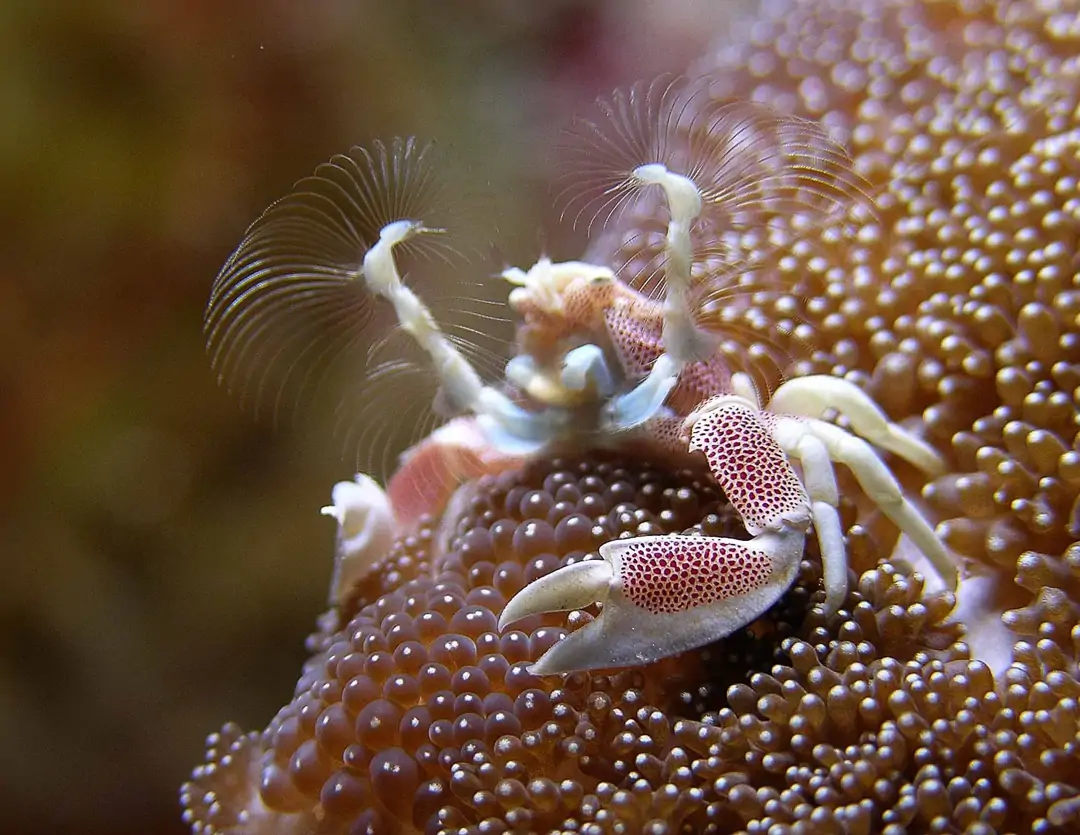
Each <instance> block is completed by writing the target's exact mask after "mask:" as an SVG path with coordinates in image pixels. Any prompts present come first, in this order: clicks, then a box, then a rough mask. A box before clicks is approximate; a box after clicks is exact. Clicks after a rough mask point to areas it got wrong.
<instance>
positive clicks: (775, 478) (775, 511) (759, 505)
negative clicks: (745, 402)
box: [690, 403, 809, 533]
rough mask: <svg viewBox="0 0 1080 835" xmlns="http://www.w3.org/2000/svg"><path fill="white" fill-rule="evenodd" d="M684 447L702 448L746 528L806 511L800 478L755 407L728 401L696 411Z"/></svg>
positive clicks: (758, 528) (754, 528) (754, 530)
mask: <svg viewBox="0 0 1080 835" xmlns="http://www.w3.org/2000/svg"><path fill="white" fill-rule="evenodd" d="M690 450H691V452H693V451H696V450H700V451H702V452H704V453H705V459H706V460H707V461H708V462H709V469H710V470H711V471H712V473H713V476H714V477H715V478H716V480H717V481H718V482H719V483H720V486H721V487H722V488H723V489H724V493H726V494H727V497H728V500H729V501H730V502H731V503H732V505H734V506H735V509H736V510H738V511H739V515H740V516H742V519H743V522H744V523H745V524H746V529H747V530H748V531H750V532H751V533H757V532H760V531H761V530H763V529H765V528H767V527H769V526H771V525H774V524H775V523H776V522H778V521H779V520H780V519H781V517H784V516H788V515H793V514H794V515H797V514H799V513H805V512H806V508H807V507H808V505H809V500H808V499H807V497H806V491H805V490H804V489H803V486H802V482H800V481H799V478H798V476H796V475H795V470H794V469H792V466H791V463H790V462H789V461H788V458H787V456H786V455H784V451H783V450H782V449H780V446H779V444H777V443H776V441H775V440H774V439H773V437H772V435H771V434H770V432H769V430H768V427H767V426H766V423H765V420H764V419H763V417H762V414H761V413H760V412H758V411H757V410H756V409H751V408H750V407H749V406H742V405H739V404H737V403H732V404H729V405H727V406H723V407H721V408H719V409H716V410H715V411H712V412H709V413H708V414H706V415H704V416H702V417H701V418H700V419H698V420H697V421H696V422H695V423H694V427H693V429H692V430H691V432H690Z"/></svg>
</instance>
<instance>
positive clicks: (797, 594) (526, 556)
mask: <svg viewBox="0 0 1080 835" xmlns="http://www.w3.org/2000/svg"><path fill="white" fill-rule="evenodd" d="M1078 46H1080V6H1078V5H1077V4H1076V3H1064V2H1063V3H1060V4H1054V3H1050V2H1034V0H1032V2H998V3H991V2H980V0H965V2H962V3H959V4H956V3H953V2H937V1H936V0H924V2H921V3H913V2H906V0H891V2H889V1H888V0H885V1H883V0H878V2H855V1H854V0H850V1H849V2H840V0H831V1H830V0H817V1H816V2H805V3H798V4H794V5H793V6H792V7H790V8H788V7H784V8H781V9H773V16H771V17H769V18H766V19H761V20H758V21H755V22H754V23H753V25H752V26H750V27H748V28H747V29H745V30H744V31H743V33H742V34H741V35H737V36H736V37H735V38H734V39H733V40H732V45H731V46H729V47H726V48H724V49H721V50H720V51H719V52H718V53H717V54H716V55H714V56H713V57H712V58H710V59H709V60H708V62H707V63H706V64H705V65H703V66H702V67H700V68H699V69H701V70H702V71H706V72H709V73H710V75H709V90H710V93H711V94H712V95H714V96H715V97H717V98H729V97H744V98H746V97H750V98H755V99H758V100H763V101H767V102H768V103H770V104H772V105H773V106H774V107H776V108H777V109H778V110H781V111H783V112H792V113H797V114H800V115H804V116H807V117H810V118H813V119H817V120H820V121H821V122H823V123H824V124H825V125H827V126H828V127H829V128H830V130H832V131H834V132H835V134H836V135H837V136H838V137H840V138H843V139H845V140H846V141H847V142H848V143H849V145H850V147H851V149H852V152H853V156H854V159H855V162H856V164H857V166H858V167H859V170H860V173H862V174H863V175H864V176H866V177H867V178H868V179H869V180H870V181H871V182H875V183H879V184H881V192H880V194H879V196H878V199H877V203H878V209H879V211H878V215H877V217H876V218H873V219H867V220H864V221H862V226H861V228H860V229H859V230H858V231H857V234H856V237H855V239H854V244H853V243H852V241H851V240H850V239H847V238H844V237H843V236H840V235H837V234H832V233H831V232H830V231H829V230H826V231H825V232H823V233H822V234H820V235H817V236H813V237H809V236H806V237H802V238H801V239H800V240H798V241H797V242H796V243H794V244H793V245H791V246H790V247H787V248H786V249H784V250H783V251H782V252H776V253H772V254H769V255H768V256H764V255H763V256H762V266H761V267H760V270H759V272H761V273H762V274H763V276H765V277H768V275H767V274H769V273H772V274H774V275H777V274H778V275H780V276H781V277H782V278H784V280H785V281H787V282H788V284H789V286H790V288H791V290H790V292H789V293H788V294H786V295H785V296H783V297H782V298H779V299H777V298H776V297H775V296H768V297H763V299H762V301H761V309H759V310H749V311H747V312H746V316H747V322H748V323H756V322H776V321H779V320H788V319H790V318H793V315H794V312H797V313H798V318H800V319H802V320H803V322H804V327H803V329H802V333H801V335H806V336H809V337H812V338H813V341H814V343H815V344H816V346H817V350H816V351H815V352H814V353H813V355H812V356H811V357H810V358H808V359H807V360H806V361H805V362H803V363H802V364H801V366H800V367H799V369H798V370H799V371H800V372H803V373H805V372H811V371H812V372H817V373H832V374H836V375H841V376H846V377H848V378H849V379H852V380H853V381H855V382H857V383H859V384H860V385H863V386H865V387H866V388H867V389H868V390H869V391H870V392H871V393H872V394H873V395H874V396H875V397H876V398H877V399H878V401H879V402H880V403H881V404H882V405H883V407H885V408H886V409H887V410H888V411H889V413H890V415H891V416H892V417H893V418H894V419H897V420H902V419H908V420H912V421H918V420H921V421H922V422H923V424H924V426H925V430H926V433H927V434H928V436H929V437H931V438H932V439H933V440H935V441H936V443H937V444H938V445H939V447H940V448H941V449H942V450H943V451H945V452H946V453H947V454H948V455H949V456H950V463H951V472H950V474H949V475H947V476H944V477H942V478H940V479H938V480H937V481H936V482H934V483H933V484H932V485H930V486H929V487H928V488H927V490H926V494H925V496H926V499H927V501H928V502H929V503H930V504H931V505H932V507H933V508H934V509H935V510H936V512H937V513H938V514H939V516H940V518H942V519H943V520H945V521H944V523H943V527H942V532H943V535H944V536H945V538H946V539H947V541H948V542H949V544H950V545H951V546H952V547H953V548H954V549H955V550H957V551H958V552H959V553H961V554H963V555H965V556H967V557H968V558H970V559H971V560H972V561H973V563H974V564H975V566H976V570H975V575H976V576H975V577H974V578H973V579H972V580H971V581H969V583H968V584H967V587H966V588H965V586H962V587H961V589H960V598H961V603H964V602H965V601H964V596H965V593H968V594H969V595H970V594H971V593H972V592H973V591H975V590H977V591H979V592H980V599H979V600H978V601H974V602H971V603H970V605H969V607H968V608H967V609H966V610H965V609H961V611H963V612H966V613H968V614H970V616H971V622H972V623H973V624H977V625H979V626H980V628H979V629H971V630H967V631H965V628H964V624H963V623H960V624H957V623H953V622H950V621H947V620H946V619H947V617H948V616H949V613H950V611H951V610H952V607H953V603H954V600H953V598H952V596H951V595H948V594H943V593H930V594H927V593H924V590H923V588H922V585H921V581H920V580H919V579H918V578H917V576H914V575H910V574H907V573H904V572H903V571H902V570H901V568H900V567H899V566H894V565H892V564H891V563H889V562H887V561H886V562H884V563H881V564H878V556H879V554H881V553H883V552H884V549H886V548H887V547H888V546H889V545H890V544H891V543H890V542H889V541H888V539H886V538H885V536H884V535H882V534H883V533H884V532H881V533H879V532H878V530H877V525H876V519H875V518H874V517H872V516H869V515H865V514H860V512H859V510H858V509H857V508H854V507H847V508H845V516H846V518H845V523H846V524H847V525H848V526H849V528H848V545H849V552H850V553H851V561H852V567H853V568H854V569H855V571H856V572H857V573H858V574H859V578H858V582H857V583H856V584H854V585H853V591H852V592H851V594H850V595H849V598H848V600H847V604H846V607H845V609H844V610H843V611H842V612H841V613H840V614H839V615H838V616H837V617H836V618H834V619H833V620H831V621H829V622H825V621H824V620H823V619H822V617H821V613H820V609H817V608H815V607H814V606H812V605H811V603H812V602H813V600H814V598H813V593H814V589H816V588H817V582H816V581H817V579H818V578H817V575H816V571H817V567H816V563H815V561H814V553H813V551H812V549H811V550H809V552H808V555H807V561H806V562H805V563H804V565H803V568H802V573H801V576H800V580H799V582H798V583H797V585H796V587H795V588H794V589H793V590H792V592H791V593H790V594H789V595H787V596H786V597H785V598H784V600H783V601H782V602H781V604H780V605H779V606H778V607H777V608H776V609H774V610H773V611H772V612H770V613H769V614H768V615H767V616H766V617H764V618H762V619H761V620H759V621H758V622H756V623H755V624H752V625H751V626H750V627H748V628H747V629H746V630H744V631H743V632H742V633H740V634H737V635H735V636H732V637H731V638H729V639H727V640H725V641H723V642H721V643H719V644H717V645H714V646H712V647H708V648H706V649H704V650H701V651H697V652H693V653H688V654H687V655H686V656H684V657H682V658H679V659H672V660H669V661H666V662H662V663H661V664H658V665H655V666H653V667H649V668H645V669H639V670H629V671H623V672H619V673H616V674H613V675H608V676H605V675H590V674H574V675H571V676H569V677H566V678H565V679H560V678H554V677H553V678H550V679H544V680H541V679H537V678H536V677H534V676H531V675H530V674H529V673H528V672H527V671H526V670H525V664H526V662H527V661H528V660H530V659H532V658H535V657H536V656H537V655H538V654H540V653H541V652H543V651H544V649H546V648H547V646H549V645H550V643H551V642H552V641H554V640H557V639H558V637H559V635H560V634H561V631H562V630H563V629H565V628H571V629H572V628H575V627H576V626H579V625H580V624H581V623H583V622H584V621H585V620H586V619H588V618H589V617H590V615H589V614H588V613H584V612H577V613H573V614H571V615H570V616H569V618H566V617H564V616H548V617H547V618H546V619H534V621H533V622H531V623H526V624H518V625H517V627H518V628H517V629H516V630H514V631H511V632H507V633H506V634H503V635H500V634H498V632H497V630H496V628H495V623H496V620H497V613H498V612H499V610H500V609H501V607H502V605H503V604H504V603H505V601H506V599H508V597H509V596H510V595H512V594H513V593H514V592H515V591H517V590H518V589H519V588H521V586H522V585H523V584H524V583H526V582H528V581H529V580H531V579H533V578H534V577H536V576H539V575H540V574H542V573H546V572H548V571H550V570H552V569H553V568H554V567H556V566H558V565H561V564H564V563H565V562H567V561H568V560H571V559H580V558H582V557H583V556H584V555H585V554H587V553H588V552H590V551H592V550H594V549H595V547H596V546H597V544H599V541H601V540H603V539H605V538H613V537H616V536H618V535H620V534H621V533H623V532H639V533H640V532H657V531H674V530H683V529H686V528H693V527H697V528H698V529H699V530H701V532H702V533H706V534H708V533H716V532H719V531H724V532H725V533H727V534H728V535H730V534H731V531H732V529H733V528H737V523H736V522H735V521H734V520H733V519H732V518H731V515H730V513H729V512H728V511H727V506H726V504H725V503H724V502H723V499H722V497H721V495H720V494H719V492H718V491H717V490H716V489H715V486H713V485H712V484H711V481H710V480H709V479H708V478H707V477H706V476H704V475H703V474H702V473H701V472H695V471H685V470H680V471H677V472H671V471H669V470H667V469H666V468H665V467H664V466H663V464H662V462H653V463H649V462H645V461H642V460H639V459H636V458H632V457H630V458H626V459H625V460H623V459H611V458H605V457H603V456H598V455H596V454H592V453H582V454H581V455H579V456H577V457H575V458H572V459H567V460H564V461H560V462H554V463H552V462H545V463H538V464H535V465H533V466H532V467H530V468H527V469H526V470H525V471H522V472H516V473H511V474H508V475H506V476H504V477H500V478H499V479H489V480H487V481H484V482H482V483H480V484H478V485H476V486H475V491H474V496H473V499H472V504H471V505H470V506H469V508H468V509H467V511H466V512H465V513H464V515H463V516H462V517H461V518H460V519H446V520H441V521H440V522H439V523H438V524H436V523H435V522H434V521H432V523H431V524H429V525H428V526H426V527H424V528H423V529H422V530H421V531H420V532H419V533H417V534H416V535H414V536H412V537H409V538H408V539H405V540H402V541H400V542H399V543H398V544H397V545H396V546H395V549H394V551H393V552H392V553H391V554H390V555H389V556H388V558H387V559H386V561H384V563H383V564H382V565H381V569H380V571H379V572H378V573H377V574H376V575H375V576H373V577H371V578H369V580H368V581H367V582H366V583H365V584H363V585H361V586H360V587H359V588H358V589H357V590H356V594H355V596H354V599H353V602H352V605H351V606H350V607H348V608H347V609H346V610H345V612H344V613H343V614H341V615H340V616H331V617H329V618H327V620H326V622H325V624H324V628H323V629H322V630H320V632H319V633H318V634H316V635H315V636H313V638H312V639H311V640H312V644H311V649H312V652H313V658H312V660H311V661H310V662H309V664H308V665H307V666H306V668H305V671H304V674H303V676H302V678H301V680H300V683H299V684H298V686H297V691H296V696H295V698H294V699H293V701H292V703H291V704H289V705H288V706H286V707H285V708H283V709H282V711H281V712H280V713H279V715H278V716H277V717H276V718H275V720H274V721H273V722H272V723H271V725H270V726H269V728H268V729H267V730H266V731H265V732H264V733H263V734H262V736H261V737H257V736H254V735H248V736H243V735H241V734H240V733H239V732H238V731H237V730H236V729H235V728H232V727H227V728H226V729H225V730H224V731H223V732H222V733H221V734H218V735H215V737H213V738H212V740H211V744H210V747H209V752H208V760H207V764H206V765H204V766H201V767H200V768H199V769H197V770H196V773H195V775H194V777H193V779H192V781H191V782H190V783H189V784H187V785H186V786H185V789H184V802H185V808H186V810H187V811H186V815H187V818H188V820H189V822H190V823H191V824H192V826H193V830H194V831H196V832H199V833H207V834H208V833H216V832H226V831H231V830H235V831H250V832H262V831H267V832H269V831H274V832H278V831H282V832H309V831H319V832H339V831H340V832H346V831H364V830H365V828H369V829H371V830H372V831H387V832H394V831H402V832H407V831H425V832H427V831H430V832H443V831H445V832H452V831H469V832H503V831H520V832H532V831H550V830H555V831H578V832H596V833H600V832H639V831H640V832H657V833H658V832H676V831H687V832H727V831H748V832H755V833H763V832H770V833H774V832H775V833H782V832H798V833H817V832H822V833H826V832H841V831H852V832H867V833H869V832H889V833H894V832H895V833H900V832H951V831H955V832H970V833H982V832H986V833H990V832H998V831H1040V832H1043V831H1046V832H1049V831H1061V832H1064V831H1069V828H1070V827H1075V826H1076V825H1077V821H1078V820H1080V789H1078V787H1080V708H1078V704H1080V681H1078V670H1077V657H1078V653H1080V625H1078V620H1080V608H1078V606H1080V542H1077V541H1076V538H1077V537H1078V536H1080V521H1078V520H1080V511H1078V510H1077V507H1078V506H1080V503H1078V499H1080V453H1078V452H1077V451H1076V447H1077V446H1078V445H1077V436H1076V432H1077V425H1076V424H1077V406H1076V395H1075V388H1076V387H1077V385H1080V371H1078V368H1077V363H1078V362H1080V336H1078V328H1077V315H1078V313H1080V291H1078V290H1077V289H1076V286H1077V285H1078V284H1080V281H1078V278H1077V276H1078V273H1077V261H1076V257H1077V256H1076V247H1077V240H1078V235H1077V232H1078V230H1080V224H1078V221H1080V186H1078V183H1080V116H1078V114H1077V105H1078V93H1077V91H1078V87H1077V80H1078V78H1080V64H1078V59H1077V58H1076V57H1075V56H1076V54H1078ZM649 241H650V238H649V237H648V236H637V237H635V236H627V235H624V234H622V233H621V232H620V231H619V230H615V232H613V234H612V235H611V236H610V237H609V238H608V239H606V240H603V241H600V242H598V243H597V244H595V245H594V248H593V250H592V252H591V255H592V257H593V258H595V259H601V260H604V261H608V262H609V263H618V264H621V263H624V262H626V263H628V264H629V265H630V267H629V269H631V270H632V269H633V266H634V265H635V264H643V265H647V264H649V263H651V262H652V259H653V257H654V255H655V253H654V252H651V251H650V250H649ZM744 244H745V246H744V249H745V250H746V251H747V253H748V257H753V256H754V251H755V248H759V247H760V245H761V242H759V241H756V240H750V239H748V240H747V241H745V242H744ZM804 298H805V299H807V301H806V302H805V303H803V302H802V301H801V299H804ZM755 303H756V302H755ZM444 546H445V547H444ZM980 584H981V585H980ZM1001 613H1004V618H1003V620H1004V624H1005V626H1007V627H1008V628H1009V629H1010V630H1011V632H1009V633H1004V632H1002V633H993V634H992V637H995V638H997V639H1000V638H1001V637H1002V635H1006V636H1009V637H1008V640H1009V642H1010V643H1012V644H1013V645H1012V651H1011V656H1007V657H1006V658H1005V659H1004V661H1003V660H1002V659H1001V658H996V657H995V658H989V657H988V655H987V653H988V651H989V648H988V647H987V646H986V645H985V643H984V638H985V634H984V630H983V629H982V625H983V624H984V623H992V622H996V621H997V616H998V615H999V614H1001ZM979 618H982V620H979ZM1018 636H1021V637H1020V639H1018ZM1006 655H1007V653H1006ZM984 657H985V658H986V659H987V660H986V661H984V660H982V659H983V658H984ZM987 661H989V662H990V663H987ZM256 787H258V788H257V790H256Z"/></svg>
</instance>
